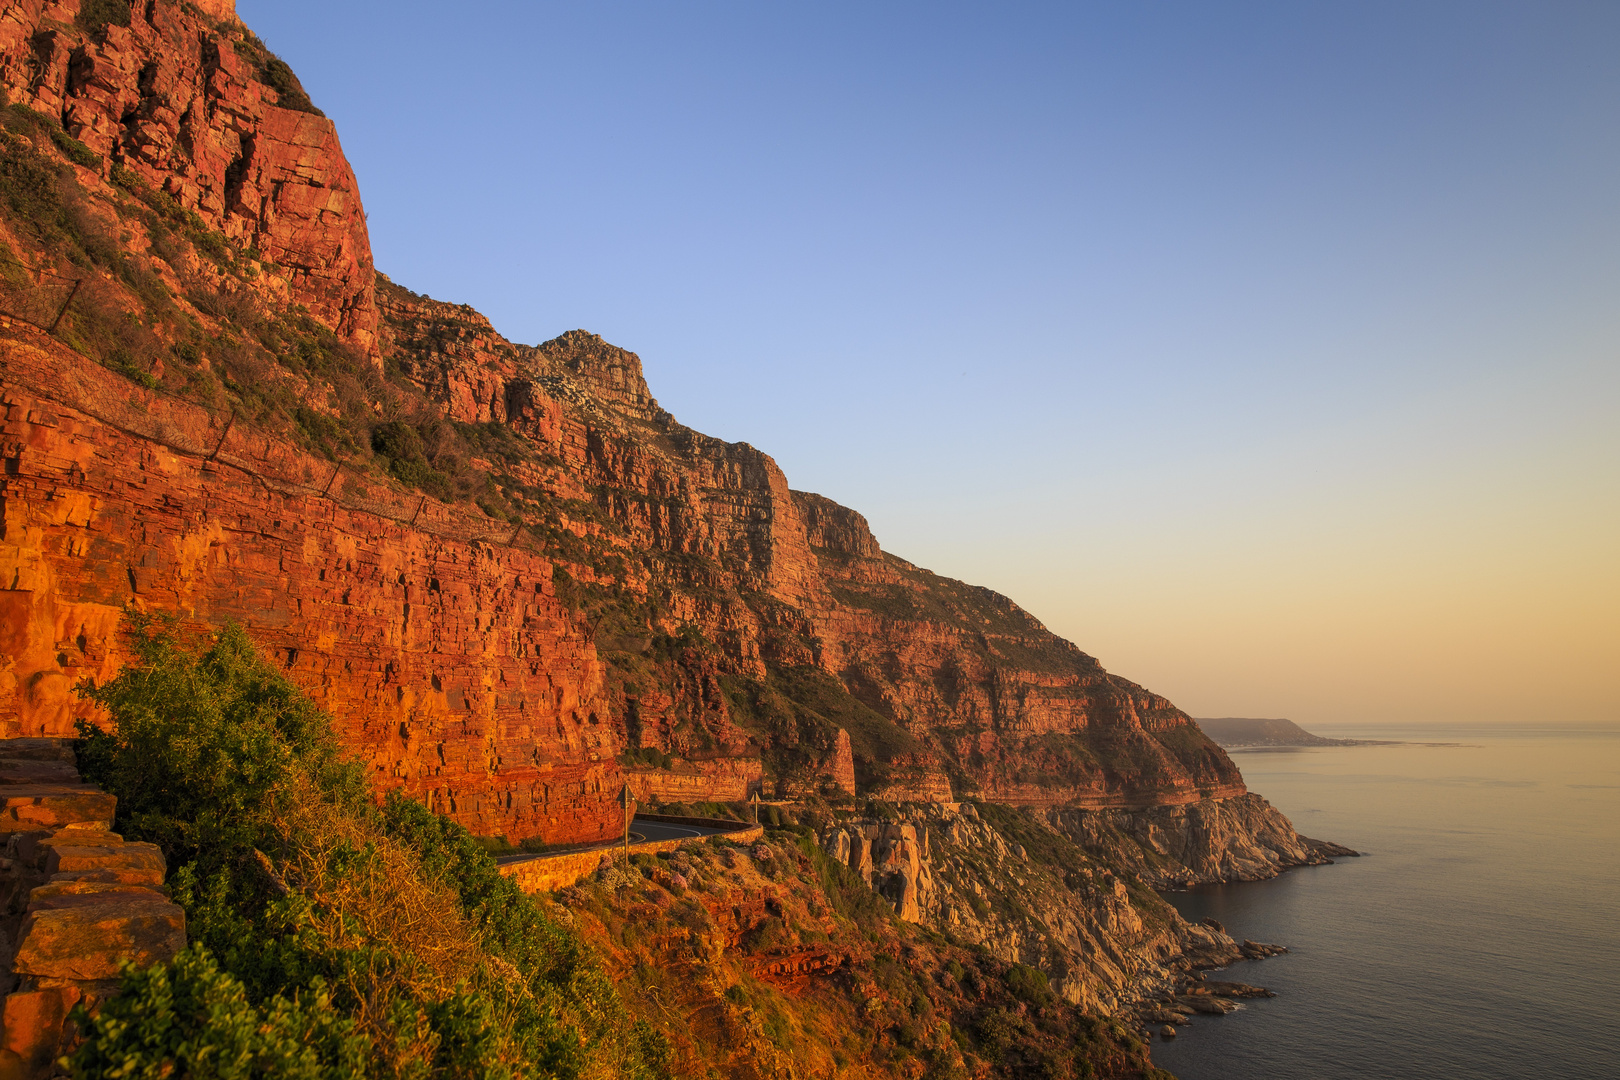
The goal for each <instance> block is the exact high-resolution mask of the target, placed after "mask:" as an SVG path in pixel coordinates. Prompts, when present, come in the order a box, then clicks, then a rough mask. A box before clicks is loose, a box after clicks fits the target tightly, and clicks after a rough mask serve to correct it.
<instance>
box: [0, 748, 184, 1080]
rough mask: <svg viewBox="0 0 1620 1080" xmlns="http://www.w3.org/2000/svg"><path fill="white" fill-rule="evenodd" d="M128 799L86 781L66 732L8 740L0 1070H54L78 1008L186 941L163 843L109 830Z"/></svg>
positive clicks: (2, 812)
mask: <svg viewBox="0 0 1620 1080" xmlns="http://www.w3.org/2000/svg"><path fill="white" fill-rule="evenodd" d="M117 804H118V800H117V799H115V798H114V797H113V796H111V795H108V794H107V793H106V792H104V791H102V790H101V789H99V788H97V787H94V786H93V785H90V784H86V783H85V782H84V780H83V778H82V777H80V776H79V771H78V768H77V766H76V764H75V762H74V758H73V745H72V743H71V742H70V741H69V740H66V739H3V740H0V841H3V843H4V855H3V856H0V994H3V995H4V997H3V999H0V1077H3V1078H5V1080H11V1078H13V1077H16V1078H19V1080H21V1078H34V1077H45V1076H49V1075H50V1073H51V1070H52V1063H53V1062H54V1061H55V1060H56V1058H57V1057H58V1056H59V1055H60V1054H62V1053H63V1052H64V1051H66V1050H67V1049H68V1048H69V1044H70V1043H71V1041H72V1039H73V1037H74V1032H73V1031H72V1030H69V1028H70V1025H68V1024H67V1023H66V1021H67V1015H68V1013H69V1012H70V1011H71V1010H72V1008H73V1007H74V1006H75V1005H78V1004H81V1003H83V1004H84V1005H86V1006H87V1007H89V1008H91V1009H94V1008H95V1007H96V1005H97V1004H99V1003H100V1002H101V1001H104V1000H105V999H106V998H108V997H109V996H111V995H112V994H113V993H115V992H116V991H117V989H118V969H119V967H120V965H121V964H122V963H123V962H124V961H125V960H130V961H133V962H134V963H136V964H138V965H142V966H145V965H148V964H154V963H159V962H162V961H167V960H169V959H171V958H172V957H173V956H174V954H175V953H177V952H179V951H180V950H181V949H183V948H185V944H186V916H185V912H184V911H182V910H181V909H180V907H179V906H178V905H176V904H174V903H171V902H170V900H169V898H168V894H167V890H165V889H164V887H163V876H164V873H165V871H166V867H165V866H164V862H163V854H162V852H160V851H159V850H158V849H157V847H156V846H155V845H152V844H141V843H125V842H124V838H123V837H121V836H119V835H118V834H117V833H114V832H111V831H110V830H111V829H112V823H113V813H114V811H115V810H116V809H117Z"/></svg>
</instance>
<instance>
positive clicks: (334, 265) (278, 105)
mask: <svg viewBox="0 0 1620 1080" xmlns="http://www.w3.org/2000/svg"><path fill="white" fill-rule="evenodd" d="M79 7H80V5H79V4H78V3H77V2H75V0H66V2H60V3H58V2H47V0H17V2H15V3H8V4H6V5H5V8H4V10H3V11H0V85H3V86H4V89H5V91H6V93H7V94H8V95H9V97H10V100H11V101H12V102H16V103H20V104H24V105H27V106H29V107H30V108H33V109H35V110H36V111H38V112H41V113H44V114H45V115H47V116H50V117H52V118H54V119H56V120H58V121H59V122H60V123H61V124H62V126H63V127H64V128H65V129H66V130H67V132H68V133H69V134H70V135H73V136H75V137H77V138H78V139H79V140H80V141H82V142H83V143H84V144H85V145H86V146H88V147H89V148H90V149H91V150H93V151H95V152H96V153H98V154H102V155H105V156H106V158H107V159H108V161H109V162H110V163H116V164H118V165H121V166H123V167H125V168H128V169H131V170H133V171H134V172H135V173H136V174H137V175H138V176H139V177H140V178H141V179H142V180H144V181H145V182H147V183H148V184H150V185H151V186H153V187H154V188H157V189H158V190H160V191H164V192H167V193H168V194H169V195H171V196H172V197H173V198H174V199H175V201H176V202H178V203H179V204H180V206H182V207H183V208H185V209H187V210H192V211H195V212H196V213H197V214H198V215H199V217H201V219H202V220H203V222H204V223H205V224H206V225H207V226H208V227H209V228H212V229H215V230H218V231H219V232H222V233H224V234H225V235H226V236H228V237H230V238H232V239H233V240H236V241H237V242H239V243H241V244H242V245H244V246H247V247H251V248H254V249H256V250H257V251H258V252H259V253H260V254H261V255H262V256H263V257H264V258H265V259H266V260H268V261H270V262H272V263H274V264H276V266H277V267H278V268H279V272H278V277H280V278H283V279H284V280H285V281H286V282H287V283H288V285H289V286H290V292H291V295H290V297H289V299H290V300H291V301H292V302H293V303H299V304H304V305H305V306H307V307H308V309H309V311H310V313H311V314H312V315H314V316H315V317H316V318H317V319H319V320H320V321H321V322H323V323H325V324H326V325H327V326H329V327H331V328H332V329H333V330H335V331H337V332H338V333H339V335H340V336H342V337H344V338H346V339H347V340H348V341H350V342H351V343H352V344H354V345H355V346H357V347H358V348H360V349H362V350H364V351H366V352H372V353H374V352H375V351H376V334H377V310H376V305H375V303H374V299H373V294H374V282H375V271H374V270H373V268H372V263H371V240H370V237H369V235H368V233H367V231H366V220H365V212H364V210H363V208H362V207H361V203H360V189H359V185H358V184H357V183H356V182H355V177H354V171H353V169H351V168H350V166H349V162H348V159H347V158H345V157H344V155H343V148H342V146H341V145H340V144H339V142H338V136H337V130H336V128H335V127H334V126H333V124H332V121H330V120H328V119H327V118H326V117H324V116H320V115H318V114H316V113H313V112H309V111H304V109H303V108H289V107H287V106H288V105H289V104H296V105H300V106H302V105H303V102H300V101H298V100H297V97H298V96H299V95H300V94H301V91H299V90H294V91H292V92H291V93H289V94H283V93H280V92H278V91H277V90H275V89H274V88H272V86H271V85H270V83H269V81H268V77H267V76H266V74H265V70H264V68H263V66H262V61H263V55H264V54H263V52H262V49H261V48H259V47H258V46H257V45H256V44H255V43H253V42H250V40H249V39H248V37H247V35H246V32H245V30H244V28H243V27H242V26H241V24H240V23H238V22H237V21H236V17H235V5H234V3H233V2H231V0H213V2H211V3H205V4H203V5H201V6H200V7H199V6H196V5H188V4H181V3H178V2H175V0H155V2H152V3H145V4H136V5H134V9H133V10H134V13H133V15H132V17H131V18H130V21H129V25H128V26H127V27H126V26H118V25H116V24H109V25H107V26H105V27H102V28H100V29H86V28H85V27H83V26H81V25H79V24H78V23H76V22H75V17H76V16H77V15H78V13H79ZM188 8H189V9H190V10H188ZM289 78H290V73H289ZM292 85H293V86H296V79H293V80H292Z"/></svg>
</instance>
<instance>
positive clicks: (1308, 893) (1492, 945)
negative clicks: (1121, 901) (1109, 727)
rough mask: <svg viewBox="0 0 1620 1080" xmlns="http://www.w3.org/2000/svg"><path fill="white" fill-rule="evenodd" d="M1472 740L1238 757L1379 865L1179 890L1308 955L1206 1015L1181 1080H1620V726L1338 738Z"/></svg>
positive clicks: (1322, 828) (1184, 1049)
mask: <svg viewBox="0 0 1620 1080" xmlns="http://www.w3.org/2000/svg"><path fill="white" fill-rule="evenodd" d="M1317 733H1318V734H1321V735H1331V736H1337V737H1343V738H1363V739H1404V740H1413V741H1419V742H1440V743H1462V744H1465V745H1460V746H1415V745H1406V746H1358V747H1332V748H1320V749H1309V750H1303V751H1300V752H1298V753H1237V754H1234V755H1233V757H1234V760H1236V761H1237V763H1238V765H1239V767H1240V768H1242V770H1243V775H1244V778H1245V779H1246V780H1247V781H1248V784H1249V787H1250V788H1251V789H1252V790H1254V791H1257V792H1259V793H1260V794H1262V795H1264V796H1265V797H1266V798H1267V799H1269V800H1271V802H1272V804H1273V805H1274V806H1276V807H1277V808H1278V809H1280V810H1282V811H1283V812H1284V813H1285V814H1287V815H1288V816H1289V818H1290V819H1292V821H1293V822H1294V826H1295V827H1296V828H1297V829H1299V831H1300V832H1302V833H1304V834H1306V835H1307V836H1315V837H1320V838H1323V839H1327V840H1335V841H1337V842H1339V843H1342V844H1347V845H1349V846H1350V847H1353V848H1356V849H1357V850H1361V851H1366V852H1368V853H1369V854H1368V856H1367V857H1365V858H1361V859H1344V860H1341V861H1339V862H1338V863H1336V864H1335V865H1333V866H1322V867H1309V868H1306V869H1302V870H1294V871H1290V872H1288V873H1286V874H1283V875H1282V876H1281V877H1279V878H1276V879H1275V880H1272V881H1268V882H1256V883H1252V884H1239V885H1225V886H1219V887H1215V888H1208V889H1200V890H1196V891H1193V892H1187V893H1171V894H1168V896H1167V898H1168V899H1169V900H1170V901H1171V902H1172V903H1174V904H1175V905H1176V907H1177V908H1179V909H1180V910H1181V912H1182V914H1183V915H1185V916H1186V917H1187V918H1189V919H1202V918H1206V917H1211V916H1212V917H1214V918H1216V919H1219V920H1220V921H1221V922H1222V923H1224V924H1225V925H1226V928H1227V930H1228V931H1229V932H1230V933H1232V934H1233V935H1235V936H1236V937H1238V938H1245V937H1247V938H1253V939H1255V940H1256V941H1268V942H1275V943H1277V944H1280V945H1286V946H1288V947H1289V949H1291V950H1292V952H1290V953H1289V954H1288V955H1286V956H1281V957H1276V958H1274V959H1271V960H1264V961H1258V962H1252V963H1242V964H1237V965H1234V966H1233V967H1231V968H1228V969H1227V971H1228V972H1229V974H1228V975H1226V976H1215V977H1216V978H1222V977H1224V978H1228V979H1235V980H1237V981H1241V982H1248V983H1255V984H1258V985H1261V986H1265V987H1268V988H1269V989H1271V990H1274V991H1276V992H1277V994H1278V996H1277V997H1275V998H1270V999H1259V1000H1253V1001H1249V1002H1246V1003H1245V1006H1244V1008H1243V1009H1241V1010H1240V1011H1238V1012H1235V1013H1232V1014H1230V1015H1228V1016H1224V1017H1202V1016H1199V1017H1195V1018H1194V1019H1193V1020H1192V1021H1191V1022H1190V1023H1188V1024H1187V1025H1185V1026H1182V1027H1180V1028H1179V1030H1180V1032H1181V1034H1180V1035H1179V1036H1178V1037H1177V1038H1176V1039H1174V1040H1168V1041H1167V1040H1161V1039H1159V1038H1158V1037H1157V1036H1155V1038H1154V1045H1153V1057H1154V1061H1155V1062H1156V1063H1157V1064H1158V1065H1159V1066H1161V1067H1162V1068H1166V1069H1169V1070H1170V1071H1172V1072H1174V1073H1175V1074H1176V1075H1177V1076H1178V1077H1181V1078H1182V1080H1247V1078H1250V1077H1253V1078H1277V1080H1293V1078H1300V1080H1352V1078H1354V1080H1377V1078H1385V1077H1388V1078H1402V1080H1405V1078H1430V1077H1432V1078H1435V1080H1441V1078H1444V1080H1475V1078H1479V1080H1497V1078H1500V1080H1519V1078H1525V1077H1550V1078H1558V1080H1617V1078H1620V725H1612V726H1608V727H1596V726H1588V727H1582V726H1574V725H1563V726H1560V725H1558V724H1548V725H1545V726H1535V727H1532V726H1528V725H1525V726H1477V727H1461V726H1445V727H1438V726H1436V727H1432V728H1425V729H1421V730H1420V729H1414V728H1404V727H1403V728H1381V729H1380V728H1371V727H1364V728H1349V727H1345V728H1341V729H1333V730H1330V729H1326V728H1324V729H1322V730H1320V731H1318V732H1317Z"/></svg>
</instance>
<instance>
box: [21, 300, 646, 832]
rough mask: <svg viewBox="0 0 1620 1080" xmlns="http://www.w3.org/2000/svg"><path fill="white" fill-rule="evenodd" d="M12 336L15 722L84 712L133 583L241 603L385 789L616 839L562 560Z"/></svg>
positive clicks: (608, 744) (490, 821) (109, 656)
mask: <svg viewBox="0 0 1620 1080" xmlns="http://www.w3.org/2000/svg"><path fill="white" fill-rule="evenodd" d="M11 333H12V336H11V337H10V338H9V339H7V340H5V341H4V342H3V345H0V405H3V406H4V408H5V410H6V413H5V420H4V423H3V426H0V446H3V448H4V451H3V452H4V460H5V477H4V482H3V488H0V512H3V518H0V522H3V525H0V735H4V736H6V737H14V736H17V735H31V736H32V735H40V734H45V735H71V734H72V721H73V719H74V718H75V717H76V716H79V715H86V714H87V706H86V703H85V702H84V700H83V699H82V698H80V697H79V696H78V695H77V694H75V692H74V686H75V685H76V684H77V683H78V682H80V681H81V680H83V679H86V678H88V679H94V680H105V679H107V678H109V677H110V676H111V675H112V674H114V673H115V672H116V671H117V670H118V668H119V667H120V666H122V663H123V662H124V660H125V653H124V651H123V649H122V646H121V642H120V639H119V636H118V633H117V628H118V623H119V618H120V614H121V612H122V610H123V608H124V606H125V605H126V604H131V605H135V606H138V607H141V608H144V609H147V610H156V611H162V612H172V613H176V614H178V615H180V616H182V617H184V618H185V619H186V620H187V622H189V623H190V624H191V625H193V626H194V627H197V628H199V629H202V628H207V627H210V626H218V625H221V624H223V623H224V622H225V621H227V620H236V621H238V622H241V623H243V624H244V625H246V626H248V627H249V628H251V630H252V633H253V635H254V637H255V638H256V639H257V640H258V641H259V643H260V645H261V647H262V648H264V649H265V651H266V652H267V653H269V654H272V655H275V656H277V657H279V658H280V659H281V662H282V663H283V664H284V665H285V666H286V668H287V671H288V673H289V675H290V676H291V677H292V678H293V679H295V680H296V681H298V682H299V683H300V684H301V685H303V686H304V687H305V688H306V689H308V690H309V691H310V692H311V693H312V694H313V695H314V696H315V698H316V699H317V700H318V701H319V702H320V703H321V704H322V706H323V707H324V708H326V709H327V710H328V711H329V712H330V713H331V714H332V716H333V717H334V719H335V722H336V725H337V727H338V730H339V733H340V735H341V736H342V737H343V739H344V740H345V742H346V743H347V744H348V745H349V747H350V748H351V749H352V750H353V751H354V752H356V753H358V754H360V755H361V756H362V757H364V758H365V759H367V760H368V761H369V762H370V764H371V767H372V772H373V782H374V784H375V786H376V787H377V788H378V789H379V790H387V789H390V788H401V789H403V790H405V791H406V792H408V793H410V794H411V795H413V796H415V797H417V798H420V799H422V800H423V801H424V802H426V803H427V804H428V805H430V806H432V807H434V808H435V809H438V810H440V811H441V812H443V813H445V814H447V815H449V816H451V817H454V818H456V819H457V820H458V821H461V822H462V823H463V824H466V825H467V826H468V827H469V828H472V829H473V830H474V831H476V832H480V833H484V834H495V833H506V834H510V835H515V836H535V835H538V836H542V837H545V838H547V839H549V840H582V839H601V838H604V837H610V836H612V835H614V834H615V833H616V831H617V830H618V828H619V824H620V819H621V815H620V811H619V810H618V807H617V804H616V803H615V801H614V800H615V797H616V796H617V795H618V793H619V788H620V786H621V785H620V783H619V782H618V767H617V765H615V764H614V762H613V755H614V753H615V752H616V750H617V744H616V742H615V740H614V737H613V735H612V733H611V729H610V726H609V725H608V724H607V722H606V718H605V716H604V715H602V714H601V713H600V712H599V711H597V710H598V709H599V708H600V706H599V705H597V704H596V702H597V696H598V693H599V689H600V686H601V684H602V666H601V663H600V661H599V660H598V659H597V658H596V656H595V654H594V651H593V650H592V648H591V646H590V643H589V641H588V640H586V638H585V636H584V635H583V633H582V631H581V628H580V627H579V625H578V624H577V622H576V620H575V619H574V617H573V616H572V614H571V612H569V611H568V610H567V609H566V608H565V607H564V606H563V605H562V604H561V603H560V602H559V601H558V599H557V597H556V594H555V591H554V587H553V582H552V563H551V561H550V560H548V559H545V558H542V557H540V556H537V555H535V554H533V553H532V552H528V551H524V550H521V549H516V548H512V547H508V546H506V545H504V544H502V543H501V542H500V538H503V537H505V536H509V535H510V530H509V529H506V528H504V527H503V528H501V529H500V530H499V533H498V535H497V534H496V532H495V531H494V530H491V529H490V528H489V524H490V523H489V521H488V519H487V518H484V517H483V515H481V514H476V513H475V514H474V515H468V514H467V513H465V512H458V511H456V510H454V509H451V508H447V507H443V506H438V505H435V506H432V507H428V506H427V505H425V503H424V502H423V500H422V499H421V497H420V496H412V495H409V494H407V493H405V492H402V491H399V490H397V488H396V487H391V486H387V485H380V484H367V483H366V482H365V481H363V480H362V479H361V478H359V477H357V476H354V475H347V476H345V477H340V476H339V475H338V472H337V470H336V469H335V468H334V467H333V465H332V464H331V463H330V462H327V461H324V460H321V459H316V458H313V457H310V456H309V455H307V454H303V453H300V452H298V451H297V450H296V449H294V448H292V447H290V446H288V445H287V444H286V443H284V442H281V441H279V440H277V439H274V438H267V437H266V436H265V435H264V434H263V433H261V432H256V431H253V430H251V429H250V428H248V427H247V426H245V425H241V424H236V425H229V424H228V423H224V422H222V421H223V420H224V419H225V418H222V417H217V416H214V415H212V414H210V413H208V412H207V411H205V410H203V409H201V408H198V407H196V406H193V405H190V404H188V403H186V402H183V401H178V400H175V399H173V398H170V397H168V396H166V395H162V394H159V393H157V392H154V391H148V390H143V389H141V388H139V387H135V386H132V385H131V384H130V383H129V382H128V380H126V379H124V378H123V377H122V376H119V375H115V374H113V373H112V372H109V371H106V370H105V369H103V368H100V367H97V366H96V365H94V364H91V363H89V362H87V361H85V360H83V359H82V358H80V357H78V356H76V355H74V354H73V353H71V352H69V351H68V350H66V349H65V348H63V347H62V346H60V345H59V344H57V343H56V342H54V341H52V340H51V339H49V338H48V337H46V336H44V335H42V334H38V333H37V332H34V331H26V332H25V330H24V328H18V327H13V328H12V331H11Z"/></svg>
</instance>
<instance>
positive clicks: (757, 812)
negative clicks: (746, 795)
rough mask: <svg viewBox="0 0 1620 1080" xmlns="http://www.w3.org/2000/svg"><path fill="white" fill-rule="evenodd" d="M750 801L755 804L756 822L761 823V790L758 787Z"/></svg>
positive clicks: (756, 823)
mask: <svg viewBox="0 0 1620 1080" xmlns="http://www.w3.org/2000/svg"><path fill="white" fill-rule="evenodd" d="M748 801H749V802H751V803H753V804H754V824H755V825H758V824H759V791H758V789H755V791H754V795H753V797H752V798H751V799H749V800H748Z"/></svg>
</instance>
